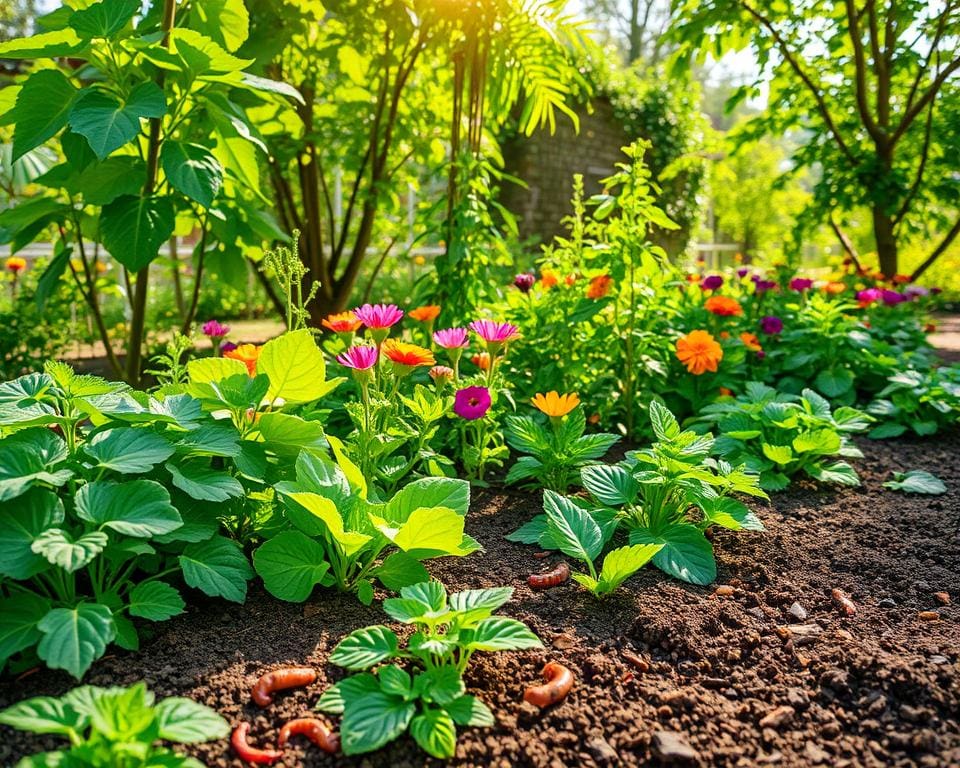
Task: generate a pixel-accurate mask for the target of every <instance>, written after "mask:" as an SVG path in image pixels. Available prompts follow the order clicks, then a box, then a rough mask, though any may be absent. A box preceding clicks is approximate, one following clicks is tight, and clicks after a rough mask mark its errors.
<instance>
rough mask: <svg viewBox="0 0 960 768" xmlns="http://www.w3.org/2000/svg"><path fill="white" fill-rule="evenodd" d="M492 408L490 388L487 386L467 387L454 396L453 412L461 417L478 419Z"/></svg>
mask: <svg viewBox="0 0 960 768" xmlns="http://www.w3.org/2000/svg"><path fill="white" fill-rule="evenodd" d="M489 410H490V390H489V389H487V388H486V387H465V388H464V389H460V390H457V394H456V395H454V398H453V412H454V413H455V414H457V416H459V417H460V418H461V419H466V420H467V421H476V420H477V419H482V418H483V417H484V416H485V415H486V414H487V411H489Z"/></svg>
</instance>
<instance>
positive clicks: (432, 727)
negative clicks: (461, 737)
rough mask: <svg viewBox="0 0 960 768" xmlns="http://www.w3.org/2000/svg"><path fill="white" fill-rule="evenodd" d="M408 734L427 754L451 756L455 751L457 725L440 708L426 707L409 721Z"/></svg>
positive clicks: (443, 756) (444, 757) (440, 756)
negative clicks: (426, 708)
mask: <svg viewBox="0 0 960 768" xmlns="http://www.w3.org/2000/svg"><path fill="white" fill-rule="evenodd" d="M410 735H411V736H413V739H414V741H416V742H417V744H419V745H420V748H421V749H422V750H423V751H424V752H426V753H427V754H428V755H432V756H433V757H437V758H440V759H441V760H442V759H446V758H451V757H453V756H454V754H456V751H457V727H456V725H454V722H453V718H452V717H450V715H448V714H447V713H446V712H445V711H444V710H442V709H428V710H426V711H425V712H424V713H423V714H420V715H417V716H416V717H414V718H413V720H412V721H411V722H410Z"/></svg>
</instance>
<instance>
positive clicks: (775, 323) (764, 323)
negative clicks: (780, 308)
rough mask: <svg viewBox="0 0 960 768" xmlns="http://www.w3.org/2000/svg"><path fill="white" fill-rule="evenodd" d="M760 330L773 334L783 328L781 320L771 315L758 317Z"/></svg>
mask: <svg viewBox="0 0 960 768" xmlns="http://www.w3.org/2000/svg"><path fill="white" fill-rule="evenodd" d="M760 330H761V331H763V332H764V333H766V334H768V335H770V336H773V335H774V334H777V333H780V331H782V330H783V320H781V319H780V318H779V317H775V316H773V315H767V316H766V317H762V318H760Z"/></svg>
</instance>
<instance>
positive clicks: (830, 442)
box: [792, 429, 841, 456]
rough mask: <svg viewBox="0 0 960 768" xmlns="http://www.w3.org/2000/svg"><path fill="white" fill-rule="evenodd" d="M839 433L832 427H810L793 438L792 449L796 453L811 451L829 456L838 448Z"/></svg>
mask: <svg viewBox="0 0 960 768" xmlns="http://www.w3.org/2000/svg"><path fill="white" fill-rule="evenodd" d="M840 444H841V442H840V435H839V434H838V433H837V432H836V431H835V430H833V429H811V430H806V431H804V432H801V433H800V434H799V435H797V436H796V437H795V438H793V443H792V445H793V450H795V451H796V452H797V453H813V454H819V455H822V456H831V455H833V454H835V453H836V452H837V451H839V450H840Z"/></svg>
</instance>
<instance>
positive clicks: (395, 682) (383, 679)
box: [377, 664, 412, 697]
mask: <svg viewBox="0 0 960 768" xmlns="http://www.w3.org/2000/svg"><path fill="white" fill-rule="evenodd" d="M377 677H378V678H379V679H380V690H382V691H383V692H384V693H388V694H390V695H391V696H403V697H406V696H407V695H408V694H409V693H410V691H411V689H412V682H411V680H410V674H409V673H408V672H406V671H405V670H403V669H400V667H396V666H394V665H393V664H386V665H384V666H382V667H380V669H378V670H377Z"/></svg>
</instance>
